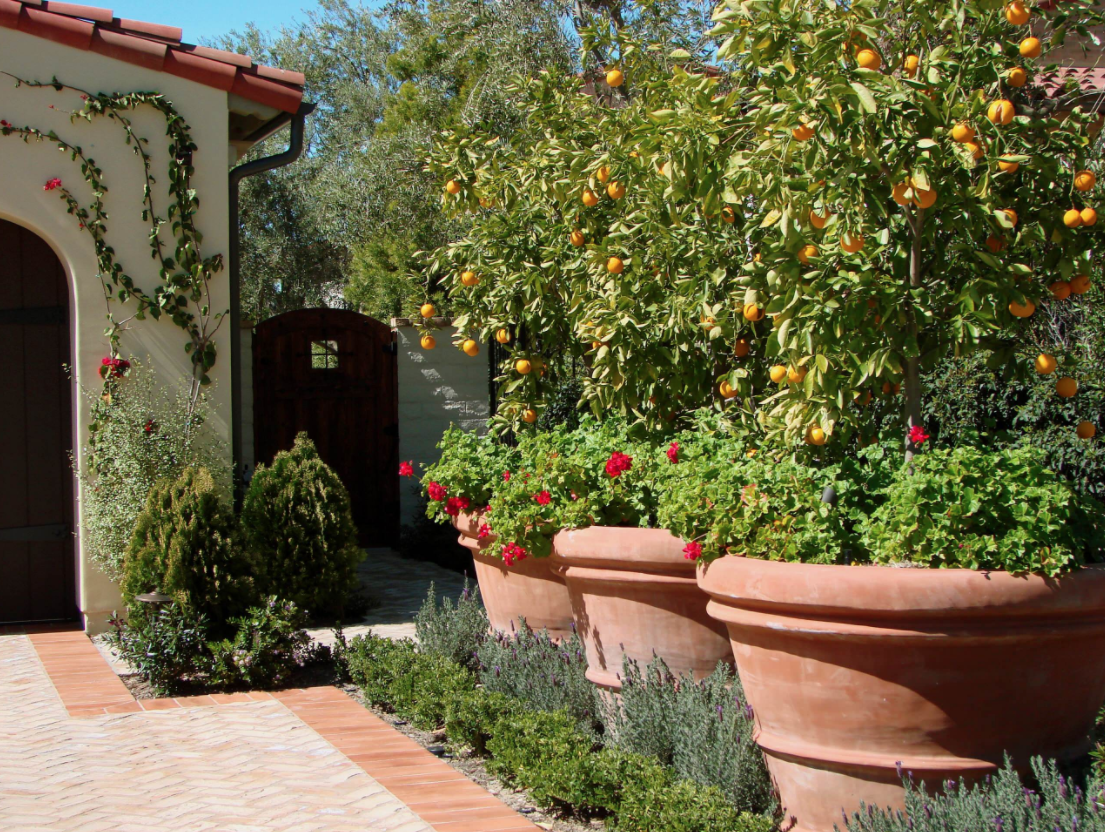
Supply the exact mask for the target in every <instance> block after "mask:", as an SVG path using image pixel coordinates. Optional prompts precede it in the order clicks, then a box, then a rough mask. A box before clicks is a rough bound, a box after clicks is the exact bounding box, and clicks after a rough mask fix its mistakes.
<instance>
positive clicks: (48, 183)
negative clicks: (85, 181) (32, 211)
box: [42, 176, 61, 191]
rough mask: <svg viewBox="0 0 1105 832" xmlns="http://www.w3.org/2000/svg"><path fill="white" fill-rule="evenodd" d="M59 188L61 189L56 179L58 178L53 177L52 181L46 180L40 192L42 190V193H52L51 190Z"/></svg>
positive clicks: (58, 180)
mask: <svg viewBox="0 0 1105 832" xmlns="http://www.w3.org/2000/svg"><path fill="white" fill-rule="evenodd" d="M60 187H61V180H60V179H58V178H57V177H56V176H55V177H54V178H53V179H47V180H46V184H45V185H43V186H42V190H44V191H52V190H54V189H55V188H60Z"/></svg>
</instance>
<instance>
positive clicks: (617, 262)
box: [606, 257, 625, 274]
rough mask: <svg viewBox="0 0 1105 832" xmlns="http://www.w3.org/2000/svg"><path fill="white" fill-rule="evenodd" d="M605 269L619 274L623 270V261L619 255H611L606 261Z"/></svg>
mask: <svg viewBox="0 0 1105 832" xmlns="http://www.w3.org/2000/svg"><path fill="white" fill-rule="evenodd" d="M606 270H607V271H608V272H610V274H621V273H622V272H623V271H625V263H624V262H622V259H621V258H620V257H611V258H610V259H609V260H607V261H606Z"/></svg>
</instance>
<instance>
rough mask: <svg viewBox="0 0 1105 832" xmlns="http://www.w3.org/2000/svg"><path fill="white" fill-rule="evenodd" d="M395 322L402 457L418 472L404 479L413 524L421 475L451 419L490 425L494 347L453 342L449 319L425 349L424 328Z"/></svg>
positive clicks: (404, 506) (403, 507)
mask: <svg viewBox="0 0 1105 832" xmlns="http://www.w3.org/2000/svg"><path fill="white" fill-rule="evenodd" d="M435 323H437V322H436V321H435ZM392 328H393V329H394V330H395V334H396V343H397V344H398V349H399V352H398V375H399V378H398V382H399V459H401V460H404V461H407V460H413V461H414V463H415V474H416V476H415V477H412V478H409V479H403V480H402V481H401V491H400V498H399V499H400V522H401V523H403V524H409V523H411V522H413V521H414V520H415V519H416V516H417V512H418V504H419V495H420V487H419V483H418V480H419V479H420V478H421V474H422V471H423V470H424V467H425V466H426V465H427V464H429V463H431V462H434V461H436V460H437V458H438V456H439V452H438V450H437V443H438V442H439V441H440V440H441V435H442V434H443V433H444V432H445V430H446V429H447V428H448V427H449V425H451V424H454V425H457V426H458V427H459V428H461V429H462V430H475V431H480V432H483V431H485V430H486V429H487V420H488V418H489V417H490V415H491V397H490V391H489V387H488V367H489V363H488V362H489V361H490V349H489V348H488V346H487V345H486V344H484V345H481V348H480V353H479V355H476V356H468V355H465V354H464V353H463V352H461V351H460V350H458V349H457V348H456V347H454V346H453V335H454V333H455V331H456V330H455V329H454V328H453V327H452V326H450V325H449V324H448V322H447V321H443V322H442V323H441V324H440V325H439V326H438V328H437V332H436V335H435V338H436V339H437V347H436V348H435V349H433V350H424V349H422V346H421V344H420V343H419V341H420V335H419V331H418V329H417V328H415V327H414V326H412V325H411V324H410V321H408V320H406V319H402V318H397V319H394V320H393V321H392Z"/></svg>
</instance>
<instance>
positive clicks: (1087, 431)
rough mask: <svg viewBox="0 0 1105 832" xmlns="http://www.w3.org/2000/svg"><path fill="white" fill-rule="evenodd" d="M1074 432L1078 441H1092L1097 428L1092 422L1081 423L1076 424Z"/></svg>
mask: <svg viewBox="0 0 1105 832" xmlns="http://www.w3.org/2000/svg"><path fill="white" fill-rule="evenodd" d="M1074 432H1075V433H1076V434H1078V438H1079V439H1093V438H1094V436H1095V435H1096V434H1097V427H1096V426H1095V425H1094V423H1093V422H1086V421H1082V422H1079V423H1078V427H1077V428H1075V431H1074Z"/></svg>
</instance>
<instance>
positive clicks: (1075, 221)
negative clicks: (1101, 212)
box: [1063, 208, 1082, 228]
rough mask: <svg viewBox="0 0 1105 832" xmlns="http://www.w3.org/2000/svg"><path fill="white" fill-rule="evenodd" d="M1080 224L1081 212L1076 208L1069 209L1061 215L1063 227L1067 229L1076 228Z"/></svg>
mask: <svg viewBox="0 0 1105 832" xmlns="http://www.w3.org/2000/svg"><path fill="white" fill-rule="evenodd" d="M1081 224H1082V212H1081V211H1079V210H1078V209H1077V208H1071V209H1070V210H1068V211H1067V212H1066V213H1065V214H1063V225H1065V226H1066V227H1067V228H1078V226H1080V225H1081Z"/></svg>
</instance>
